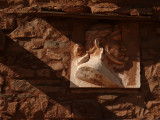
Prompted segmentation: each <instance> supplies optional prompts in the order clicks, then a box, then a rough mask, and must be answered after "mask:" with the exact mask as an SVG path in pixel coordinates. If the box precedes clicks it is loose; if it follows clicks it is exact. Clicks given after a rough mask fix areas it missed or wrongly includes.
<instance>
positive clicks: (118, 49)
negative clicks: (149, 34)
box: [70, 20, 140, 88]
mask: <svg viewBox="0 0 160 120" xmlns="http://www.w3.org/2000/svg"><path fill="white" fill-rule="evenodd" d="M74 23H75V24H74V29H73V38H72V40H73V42H72V52H71V54H72V55H71V70H70V87H71V88H140V51H139V50H140V48H139V47H140V46H139V45H140V44H139V43H140V38H139V24H138V23H136V22H127V21H124V22H123V21H115V20H114V21H110V20H109V21H107V20H106V21H104V20H97V21H95V20H93V21H91V22H89V21H88V20H86V22H85V20H77V21H76V20H75V21H74Z"/></svg>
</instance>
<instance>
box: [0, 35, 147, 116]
mask: <svg viewBox="0 0 160 120" xmlns="http://www.w3.org/2000/svg"><path fill="white" fill-rule="evenodd" d="M13 47H14V48H15V49H13ZM11 48H12V50H10V49H11ZM2 54H3V56H4V60H3V61H2V63H3V64H4V65H6V66H7V67H9V68H10V69H12V70H13V71H16V73H17V74H19V77H17V78H15V79H25V80H28V81H29V82H30V83H31V84H32V85H33V86H34V87H37V88H38V89H39V90H40V91H42V92H44V93H46V94H47V95H48V96H49V97H51V99H53V100H55V101H57V102H58V103H60V104H62V101H63V100H64V99H65V100H68V101H69V100H74V99H94V100H96V98H97V96H99V95H102V94H105V92H103V93H88V94H87V93H83V92H82V93H70V91H69V90H68V88H69V80H67V79H66V78H63V77H62V76H61V78H58V77H55V76H56V71H54V70H53V69H52V68H50V67H49V66H48V65H47V64H45V63H44V62H43V61H41V60H39V59H38V58H37V57H35V56H34V55H33V54H32V53H30V52H29V51H27V50H26V49H24V48H23V47H21V46H20V45H18V44H17V43H15V42H13V40H11V39H10V38H8V37H7V47H6V50H5V52H4V53H2ZM23 54H28V55H29V56H30V57H31V58H32V59H31V60H27V59H26V60H21V62H19V63H17V62H14V63H8V60H9V59H10V58H9V57H13V58H15V59H19V57H20V56H21V55H23ZM20 63H27V64H28V65H24V66H25V67H26V69H29V68H31V66H32V65H35V68H34V69H33V73H36V72H37V71H36V69H44V68H45V69H49V70H50V71H51V75H53V77H50V78H45V77H35V76H34V77H30V76H27V75H25V74H23V73H22V71H21V70H17V69H18V67H24V66H23V65H22V64H20ZM143 72H144V71H143ZM2 74H3V75H4V76H7V73H6V72H2ZM12 79H14V78H12ZM39 79H42V80H44V81H42V82H41V85H43V86H45V84H46V81H45V80H46V79H52V80H53V81H54V80H56V79H57V80H59V81H61V82H60V84H55V86H59V89H60V90H59V89H58V90H55V91H53V92H48V91H49V89H47V88H45V87H39V84H37V82H35V81H36V80H37V81H38V80H39ZM143 79H144V78H143ZM144 81H146V79H144ZM142 85H143V84H142ZM55 86H53V88H54V87H55ZM148 89H149V87H148ZM87 90H88V89H85V91H87ZM90 90H91V89H90ZM91 91H92V90H91ZM53 94H54V95H53ZM62 98H63V99H62ZM130 102H132V101H130ZM62 105H63V104H62ZM102 108H104V109H105V110H106V111H108V110H107V109H106V108H105V106H103V105H102ZM107 113H110V112H109V111H108V112H107ZM112 117H114V118H115V117H116V115H114V113H113V114H112Z"/></svg>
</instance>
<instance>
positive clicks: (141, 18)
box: [6, 11, 160, 22]
mask: <svg viewBox="0 0 160 120" xmlns="http://www.w3.org/2000/svg"><path fill="white" fill-rule="evenodd" d="M6 14H14V15H26V16H27V15H31V16H32V15H33V16H38V17H39V16H53V17H66V18H79V19H80V18H81V19H105V20H123V21H143V22H146V21H149V22H152V21H154V22H156V21H157V22H158V21H160V18H159V17H152V16H124V15H123V16H122V15H120V14H117V13H112V14H91V13H78V14H69V13H65V12H53V11H41V12H31V13H27V12H17V13H12V12H8V13H6Z"/></svg>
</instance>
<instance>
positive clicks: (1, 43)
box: [0, 30, 5, 51]
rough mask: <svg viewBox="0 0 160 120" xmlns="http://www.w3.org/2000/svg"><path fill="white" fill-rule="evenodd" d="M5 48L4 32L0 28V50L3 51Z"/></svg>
mask: <svg viewBox="0 0 160 120" xmlns="http://www.w3.org/2000/svg"><path fill="white" fill-rule="evenodd" d="M4 48H5V34H4V33H3V31H2V30H0V51H3V50H4Z"/></svg>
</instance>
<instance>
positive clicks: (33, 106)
mask: <svg viewBox="0 0 160 120" xmlns="http://www.w3.org/2000/svg"><path fill="white" fill-rule="evenodd" d="M51 21H52V20H49V23H51ZM63 22H64V23H63ZM55 23H56V24H55ZM52 25H53V27H54V28H53V27H52ZM30 26H32V27H30ZM37 26H38V27H37ZM70 26H72V23H71V20H70V19H64V20H62V19H61V21H59V19H58V18H57V19H54V20H53V23H51V24H48V23H47V22H44V21H43V20H42V19H35V20H34V21H31V22H30V23H27V24H25V25H24V26H23V27H22V26H21V27H18V28H17V29H16V30H15V31H13V32H12V33H11V34H10V35H11V38H12V39H11V38H9V37H6V42H7V46H6V50H5V52H4V53H1V63H0V73H1V74H2V76H3V77H4V78H5V86H6V87H5V86H4V87H3V91H2V92H3V93H4V94H6V95H7V94H13V95H14V96H13V97H12V100H11V101H14V102H18V105H17V108H16V110H17V111H16V112H15V114H13V115H12V114H11V115H10V113H8V112H4V113H3V115H4V116H9V117H11V118H12V119H26V118H32V119H43V118H48V119H53V118H80V119H84V118H87V119H115V118H116V119H123V118H135V116H136V113H134V112H132V111H134V110H135V106H138V107H139V108H140V109H142V108H143V109H145V102H147V101H148V100H151V99H152V98H153V97H152V96H151V93H150V90H149V84H148V81H147V79H146V77H145V75H144V74H145V71H144V67H145V66H150V65H151V64H152V63H151V64H145V65H142V70H141V75H142V79H141V84H142V88H141V89H140V91H139V92H138V93H130V94H128V93H126V94H123V93H121V94H120V93H119V94H114V93H111V94H112V95H111V94H110V93H109V92H108V91H110V89H108V90H107V89H105V90H104V89H102V90H99V89H94V90H93V91H94V92H93V91H92V89H83V90H82V89H78V90H76V91H72V90H71V89H70V88H69V83H70V81H69V74H68V73H69V71H68V70H69V68H70V63H69V62H68V61H70V45H71V43H70V42H71V41H70V40H69V39H68V37H66V36H71V35H72V30H73V26H72V27H70ZM27 27H28V28H27ZM86 29H87V27H86ZM44 31H45V32H44ZM82 38H83V37H82ZM72 42H74V41H72ZM142 60H143V58H142ZM142 62H143V61H142ZM154 64H155V63H154ZM7 86H8V87H9V88H8V87H7ZM7 88H8V89H7ZM84 91H85V92H84ZM86 91H88V92H86ZM91 91H92V92H91ZM101 91H103V92H101ZM125 91H127V90H125ZM148 96H149V97H148ZM4 99H6V101H7V103H10V100H8V98H7V97H6V98H5V97H4Z"/></svg>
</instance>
